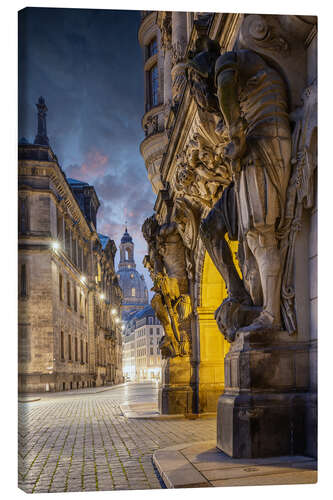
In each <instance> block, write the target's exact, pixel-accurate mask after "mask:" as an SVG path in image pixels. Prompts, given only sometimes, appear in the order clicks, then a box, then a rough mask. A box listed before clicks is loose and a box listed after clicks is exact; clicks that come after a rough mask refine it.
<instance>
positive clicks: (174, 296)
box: [143, 15, 317, 457]
mask: <svg viewBox="0 0 333 500" xmlns="http://www.w3.org/2000/svg"><path fill="white" fill-rule="evenodd" d="M282 18H283V19H282ZM287 21H288V22H291V23H293V26H294V28H295V30H294V31H293V32H292V33H291V32H290V29H289V28H290V26H287V25H286V20H285V19H284V16H280V17H279V16H257V15H248V16H245V19H244V20H243V23H242V25H241V28H240V31H239V36H238V38H237V41H236V42H235V44H234V49H233V50H231V51H226V50H224V49H223V48H221V47H220V46H219V44H218V43H217V41H215V40H212V39H210V38H209V37H208V36H207V35H206V34H201V33H199V35H198V38H197V39H196V41H195V43H194V48H193V50H189V51H188V53H187V61H186V63H185V77H186V80H187V88H186V92H185V94H184V99H185V98H186V99H187V100H189V96H188V93H189V94H190V95H191V96H192V99H193V101H194V108H195V113H194V114H192V115H191V116H192V117H193V118H192V120H193V122H191V123H190V124H189V127H188V129H186V130H187V131H186V134H184V140H183V142H182V143H180V142H179V150H178V152H177V151H176V153H177V154H176V156H175V157H174V158H175V161H174V162H173V163H172V164H171V163H170V166H171V165H172V166H171V167H170V168H172V172H173V174H172V175H169V177H168V182H170V183H171V185H170V184H168V183H167V182H166V181H165V183H164V191H163V193H161V195H160V200H166V208H164V209H163V210H164V212H163V214H164V215H162V211H161V209H159V210H158V215H157V217H158V218H161V220H162V219H163V220H166V222H165V224H161V225H160V224H159V223H158V222H157V219H156V217H155V216H153V217H152V218H150V219H147V221H146V222H145V224H144V226H143V232H144V235H145V238H146V240H147V242H148V248H149V256H147V257H146V265H147V267H148V268H149V269H150V271H151V274H152V278H153V280H154V290H155V292H156V293H155V296H154V298H153V307H155V309H158V310H159V317H160V318H161V321H162V323H163V325H164V328H165V332H166V336H165V338H164V339H162V341H161V348H162V350H163V356H164V357H165V358H167V362H166V363H165V373H167V377H166V379H165V384H164V386H163V389H162V396H163V394H164V393H166V394H169V401H170V407H171V406H172V404H173V402H175V403H174V404H173V406H172V411H173V410H174V411H173V412H176V410H177V411H178V410H179V404H178V400H180V398H181V396H180V392H181V387H180V386H181V385H184V386H185V385H186V384H187V387H189V390H188V392H190V391H191V390H192V386H191V384H192V383H193V384H196V383H197V380H196V379H195V377H193V373H195V371H193V370H192V368H191V365H190V363H192V362H197V360H196V359H195V358H194V361H193V359H192V358H191V360H190V358H188V359H187V361H186V362H187V365H186V364H185V362H183V363H181V359H183V360H184V358H185V357H186V356H187V355H188V354H191V353H192V351H191V340H192V337H193V338H195V339H196V341H197V338H196V337H195V336H196V335H197V330H196V329H195V328H192V329H191V328H190V327H189V325H188V324H186V322H189V321H192V322H193V324H196V319H197V318H196V314H197V312H198V309H199V307H198V306H200V307H201V305H202V304H201V302H200V300H201V298H200V291H198V290H199V286H200V285H199V284H198V283H199V280H200V276H201V275H202V269H201V268H200V264H199V265H198V262H199V263H200V258H201V257H200V256H201V255H202V254H203V252H205V251H207V253H208V254H209V256H210V257H211V260H212V261H213V263H214V264H215V267H216V268H217V270H218V271H219V273H220V274H221V276H222V278H223V280H224V282H225V285H226V289H227V296H226V298H224V300H223V301H222V303H221V304H220V305H219V307H218V308H217V309H216V311H215V320H216V322H217V325H218V328H219V330H220V331H221V333H222V334H223V335H224V337H225V339H226V340H227V341H228V342H229V343H230V346H229V351H228V353H227V355H226V356H225V357H224V359H223V365H224V390H223V393H222V394H221V396H220V397H219V400H218V404H217V446H218V447H219V448H220V449H222V450H223V451H224V452H225V453H227V454H228V455H230V456H233V457H259V456H272V455H283V454H297V453H304V450H305V446H306V445H305V435H306V432H307V431H306V426H307V425H310V426H311V425H312V426H313V428H314V427H315V425H314V422H313V421H312V423H311V424H310V423H309V422H310V420H311V419H313V418H314V417H313V415H314V412H315V407H314V403H313V400H312V399H311V397H312V396H311V394H310V391H309V380H308V377H307V370H308V363H309V355H308V349H309V345H308V344H306V345H305V343H304V339H305V328H304V321H303V318H302V314H300V315H298V314H297V315H296V311H299V308H300V307H301V304H302V297H301V295H300V288H301V287H302V284H301V283H300V277H299V273H298V275H297V276H296V274H297V273H296V272H294V269H295V259H294V254H295V248H296V246H297V245H298V247H297V248H298V249H300V244H301V243H300V240H301V238H297V234H298V232H299V231H300V228H301V225H302V223H303V221H305V222H306V219H307V215H308V214H304V217H303V211H304V209H311V208H312V207H313V206H314V204H315V201H314V192H315V190H314V186H315V175H316V174H315V172H316V127H317V124H316V81H314V82H313V83H312V84H311V85H310V86H309V87H306V88H305V90H304V87H305V85H306V79H305V78H304V75H305V73H306V71H305V68H306V64H307V63H306V59H305V56H304V46H303V44H304V41H303V40H304V36H305V33H306V32H307V30H308V29H310V28H309V27H308V26H311V22H312V20H311V19H310V21H309V23H305V25H304V22H303V20H302V19H299V18H298V17H297V16H292V19H291V20H290V19H289V18H288V20H287ZM295 58H297V60H298V61H299V65H300V66H301V68H302V71H299V70H297V68H296V66H295ZM193 101H192V102H191V106H192V103H193ZM191 109H193V108H191ZM191 112H192V111H191ZM178 118H179V117H178ZM181 119H183V115H180V123H181ZM175 130H176V131H177V130H178V129H177V128H175ZM182 137H183V136H182ZM180 144H181V145H180ZM158 206H159V207H161V206H162V205H161V203H159V205H158ZM168 207H169V208H168ZM165 215H166V219H165ZM301 237H302V234H301ZM230 242H235V244H233V245H230ZM236 242H237V243H236ZM235 247H237V253H236V255H235V252H234V248H235ZM304 256H305V253H304V252H303V257H304ZM303 257H302V258H303ZM174 280H175V281H174ZM297 280H298V281H297ZM176 284H177V286H176ZM191 300H192V301H193V303H191ZM181 304H182V306H181V307H180V305H181ZM192 311H193V313H192ZM298 323H299V324H298ZM200 340H201V338H200ZM193 352H195V349H193ZM186 370H187V371H186ZM185 371H186V377H185V376H184V377H183V378H181V377H182V373H183V372H184V373H185ZM199 383H200V380H199ZM177 384H178V385H177ZM175 388H176V389H177V390H178V392H177V393H176V392H175V394H176V396H172V392H173V391H175ZM183 392H185V391H183ZM194 393H195V389H193V394H194ZM172 398H173V399H172ZM164 399H165V400H166V397H165V398H164ZM184 399H185V400H186V403H184V404H183V407H186V405H188V403H187V401H188V399H189V395H188V394H186V395H185V396H184ZM177 405H178V406H177ZM170 407H169V406H166V408H167V411H169V408H170ZM161 408H162V410H163V406H161ZM282 422H283V425H282V424H281V423H282Z"/></svg>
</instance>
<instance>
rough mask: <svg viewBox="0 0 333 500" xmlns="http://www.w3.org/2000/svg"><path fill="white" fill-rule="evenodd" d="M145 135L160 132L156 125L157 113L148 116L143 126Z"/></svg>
mask: <svg viewBox="0 0 333 500" xmlns="http://www.w3.org/2000/svg"><path fill="white" fill-rule="evenodd" d="M144 131H145V136H146V137H148V136H150V135H154V134H158V133H159V132H160V130H159V126H158V115H151V116H148V118H147V121H146V123H145V126H144Z"/></svg>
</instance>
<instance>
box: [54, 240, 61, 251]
mask: <svg viewBox="0 0 333 500" xmlns="http://www.w3.org/2000/svg"><path fill="white" fill-rule="evenodd" d="M52 248H53V250H54V251H57V250H59V248H60V243H59V241H57V240H54V241H52Z"/></svg>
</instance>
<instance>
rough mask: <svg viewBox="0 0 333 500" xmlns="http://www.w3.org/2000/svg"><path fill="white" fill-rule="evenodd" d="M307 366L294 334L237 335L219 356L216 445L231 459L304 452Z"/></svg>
mask: <svg viewBox="0 0 333 500" xmlns="http://www.w3.org/2000/svg"><path fill="white" fill-rule="evenodd" d="M308 363H309V349H308V344H307V343H306V342H296V336H289V335H288V333H287V332H284V331H279V332H272V331H258V332H240V331H238V332H237V334H236V338H235V341H234V342H233V343H232V344H231V347H230V351H229V353H228V354H227V356H226V358H225V392H224V394H223V395H222V396H220V398H219V402H218V410H217V447H218V448H219V449H220V450H222V451H223V452H224V453H226V454H227V455H229V456H230V457H233V458H259V457H268V456H281V455H302V454H304V453H305V450H306V420H307V412H308V409H309V408H308V407H310V406H311V402H310V401H309V394H306V392H307V391H308V390H309V380H308V373H309V369H308Z"/></svg>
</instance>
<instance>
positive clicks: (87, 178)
mask: <svg viewBox="0 0 333 500" xmlns="http://www.w3.org/2000/svg"><path fill="white" fill-rule="evenodd" d="M108 161H109V157H108V156H107V155H103V154H102V153H100V152H99V151H97V150H93V151H88V153H86V155H85V158H84V161H83V163H82V164H81V165H70V166H69V167H68V168H67V169H66V173H67V175H68V176H69V177H74V178H75V179H78V180H81V181H84V182H91V181H92V180H93V179H96V177H99V176H102V175H104V174H105V173H106V168H107V164H108Z"/></svg>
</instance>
